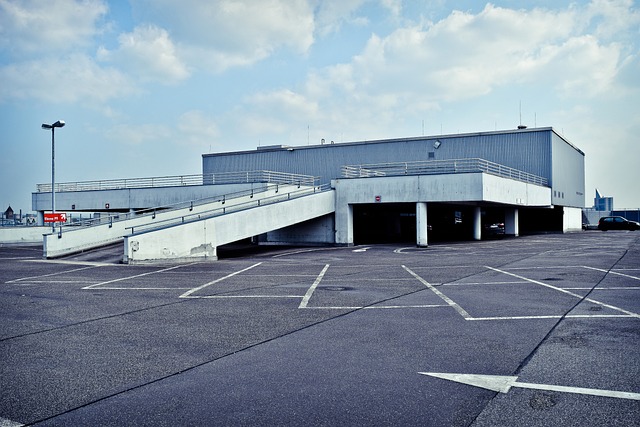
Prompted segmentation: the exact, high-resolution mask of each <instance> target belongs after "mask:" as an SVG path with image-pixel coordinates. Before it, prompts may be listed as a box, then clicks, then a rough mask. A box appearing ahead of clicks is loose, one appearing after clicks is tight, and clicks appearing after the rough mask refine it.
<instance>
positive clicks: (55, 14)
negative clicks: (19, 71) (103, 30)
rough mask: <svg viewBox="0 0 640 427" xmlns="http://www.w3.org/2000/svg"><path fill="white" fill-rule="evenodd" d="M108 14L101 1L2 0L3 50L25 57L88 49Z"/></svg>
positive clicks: (0, 36) (0, 44)
mask: <svg viewBox="0 0 640 427" xmlns="http://www.w3.org/2000/svg"><path fill="white" fill-rule="evenodd" d="M107 11H108V8H107V6H106V4H105V2H104V1H101V0H84V1H74V0H49V1H46V2H42V1H38V0H26V1H17V0H0V48H1V49H3V50H7V51H9V52H11V53H12V54H14V55H18V56H23V55H26V54H37V53H42V52H45V53H47V52H56V54H58V55H60V54H61V53H64V52H69V51H71V50H72V49H76V48H78V47H86V46H89V45H90V43H91V39H92V37H93V36H95V35H96V34H98V33H100V28H99V27H98V23H99V21H100V19H101V18H103V17H104V16H105V15H106V14H107Z"/></svg>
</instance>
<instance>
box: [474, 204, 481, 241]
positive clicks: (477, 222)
mask: <svg viewBox="0 0 640 427" xmlns="http://www.w3.org/2000/svg"><path fill="white" fill-rule="evenodd" d="M473 239H474V240H482V210H481V209H480V206H476V207H475V208H474V209H473Z"/></svg>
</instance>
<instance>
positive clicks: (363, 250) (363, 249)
mask: <svg viewBox="0 0 640 427" xmlns="http://www.w3.org/2000/svg"><path fill="white" fill-rule="evenodd" d="M367 249H371V247H370V246H368V247H366V248H361V249H354V250H353V252H366V251H367Z"/></svg>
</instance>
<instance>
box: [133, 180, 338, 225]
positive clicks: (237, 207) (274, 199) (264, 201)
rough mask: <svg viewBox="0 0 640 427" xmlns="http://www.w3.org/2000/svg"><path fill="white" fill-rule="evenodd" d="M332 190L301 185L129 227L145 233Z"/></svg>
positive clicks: (323, 186) (322, 186)
mask: <svg viewBox="0 0 640 427" xmlns="http://www.w3.org/2000/svg"><path fill="white" fill-rule="evenodd" d="M330 190H331V184H323V185H319V186H313V187H301V188H300V189H298V190H295V191H288V192H282V194H278V195H275V196H267V197H262V198H258V199H256V200H252V201H249V202H244V203H237V204H233V205H230V206H223V207H216V208H214V209H211V210H208V211H204V212H199V213H197V214H185V215H182V216H180V217H177V218H170V219H166V220H162V221H157V222H153V223H147V224H142V225H139V226H135V227H127V229H128V230H131V235H133V234H138V233H144V232H149V231H153V230H158V229H162V228H166V227H171V226H175V225H180V224H185V223H189V222H194V221H200V220H204V219H209V218H213V217H216V216H220V215H225V214H230V213H233V212H239V211H243V210H247V209H252V208H256V207H260V206H266V205H270V204H273V203H279V202H284V201H287V200H292V199H297V198H300V197H304V196H308V195H311V194H316V193H321V192H325V191H330Z"/></svg>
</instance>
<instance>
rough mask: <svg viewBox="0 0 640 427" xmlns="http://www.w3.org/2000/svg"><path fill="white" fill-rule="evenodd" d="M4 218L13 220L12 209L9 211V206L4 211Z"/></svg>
mask: <svg viewBox="0 0 640 427" xmlns="http://www.w3.org/2000/svg"><path fill="white" fill-rule="evenodd" d="M4 218H5V219H13V209H11V206H9V207H8V208H7V210H6V211H4Z"/></svg>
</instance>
